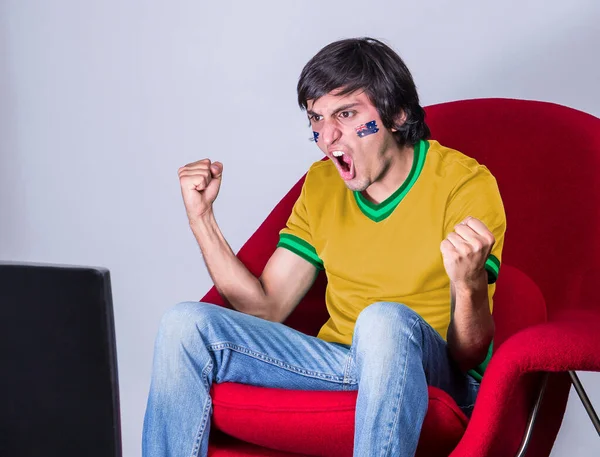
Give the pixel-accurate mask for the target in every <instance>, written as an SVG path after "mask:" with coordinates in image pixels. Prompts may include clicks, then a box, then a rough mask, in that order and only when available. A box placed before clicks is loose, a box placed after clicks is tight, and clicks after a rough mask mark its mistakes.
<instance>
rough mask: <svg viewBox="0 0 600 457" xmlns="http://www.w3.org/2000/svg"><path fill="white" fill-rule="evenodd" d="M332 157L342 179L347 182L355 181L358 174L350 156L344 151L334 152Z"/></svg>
mask: <svg viewBox="0 0 600 457" xmlns="http://www.w3.org/2000/svg"><path fill="white" fill-rule="evenodd" d="M332 156H333V163H334V164H335V166H336V167H337V169H338V171H339V173H340V176H341V177H342V179H344V180H345V181H348V180H350V179H353V178H354V175H355V173H356V172H355V169H354V161H353V160H352V157H350V156H349V155H348V154H344V153H343V152H342V151H333V153H332Z"/></svg>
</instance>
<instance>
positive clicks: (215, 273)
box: [190, 211, 268, 318]
mask: <svg viewBox="0 0 600 457" xmlns="http://www.w3.org/2000/svg"><path fill="white" fill-rule="evenodd" d="M190 227H191V229H192V232H193V234H194V236H195V237H196V241H197V242H198V245H199V246H200V250H201V251H202V255H203V257H204V262H205V263H206V267H207V268H208V272H209V274H210V277H211V278H212V280H213V283H214V284H215V287H216V288H217V290H218V291H219V293H220V294H221V295H223V296H224V297H225V298H226V299H227V301H228V302H229V303H230V304H231V305H232V306H233V307H234V308H235V309H236V310H238V311H241V312H243V313H246V314H251V315H254V316H258V317H262V318H266V316H267V311H268V304H267V297H266V294H265V291H264V289H263V287H262V284H261V283H260V281H259V280H258V278H257V277H256V276H254V275H253V274H252V273H251V272H250V271H249V270H248V269H247V268H246V266H245V265H244V264H243V263H242V262H241V261H240V260H239V259H238V258H237V257H236V256H235V254H234V253H233V251H232V250H231V247H230V246H229V244H228V243H227V241H226V240H225V237H224V236H223V233H222V232H221V230H220V229H219V226H218V225H217V222H216V219H215V217H214V214H213V213H212V211H210V212H209V214H207V215H206V216H204V217H203V218H200V219H196V220H193V221H190Z"/></svg>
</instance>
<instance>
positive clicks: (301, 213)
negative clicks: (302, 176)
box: [277, 180, 323, 270]
mask: <svg viewBox="0 0 600 457" xmlns="http://www.w3.org/2000/svg"><path fill="white" fill-rule="evenodd" d="M306 194H307V183H306V180H305V181H304V184H303V185H302V191H301V192H300V197H298V200H296V203H295V204H294V207H293V209H292V213H291V214H290V217H289V218H288V221H287V223H286V226H285V228H283V229H282V230H281V231H280V232H279V242H278V243H277V247H281V248H285V249H288V250H290V251H292V252H293V253H295V254H297V255H299V256H300V257H302V258H303V259H305V260H306V261H308V262H310V263H312V264H313V265H314V266H315V267H317V268H318V269H320V270H322V269H323V261H322V260H321V259H320V258H319V255H318V254H317V251H316V249H315V248H314V246H313V245H312V236H311V230H310V220H309V212H308V210H307V195H306Z"/></svg>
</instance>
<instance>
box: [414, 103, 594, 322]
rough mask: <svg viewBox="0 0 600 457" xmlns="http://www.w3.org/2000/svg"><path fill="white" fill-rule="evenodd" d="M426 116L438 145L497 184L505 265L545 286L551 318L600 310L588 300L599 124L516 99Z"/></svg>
mask: <svg viewBox="0 0 600 457" xmlns="http://www.w3.org/2000/svg"><path fill="white" fill-rule="evenodd" d="M426 111H427V118H426V120H427V123H428V125H429V127H430V128H431V132H432V136H433V137H434V138H435V139H436V140H438V141H439V142H440V143H442V144H443V145H445V146H448V147H452V148H455V149H458V150H459V151H461V152H463V153H465V154H466V155H468V156H471V157H474V158H475V159H477V160H478V161H479V162H480V163H482V164H484V165H486V166H487V167H488V168H489V169H490V171H491V172H492V174H493V175H494V176H495V177H496V179H497V181H498V186H499V188H500V193H501V195H502V199H503V201H504V205H505V209H506V215H507V231H506V240H505V245H504V252H503V259H502V261H503V263H507V264H510V265H513V266H515V267H517V268H518V269H520V270H522V271H523V272H525V273H526V274H527V275H528V276H530V277H531V278H532V279H533V280H534V281H535V283H536V284H538V285H539V287H540V289H541V290H542V293H543V295H544V298H545V300H546V303H547V306H548V311H549V313H550V315H551V314H552V313H553V312H554V311H558V310H560V309H564V308H566V307H573V306H577V307H589V306H593V307H598V305H597V304H596V303H598V301H597V300H595V301H594V302H585V300H584V298H585V297H587V296H591V293H590V290H591V289H590V288H591V287H592V286H593V281H592V282H590V280H589V279H591V278H592V277H594V279H595V278H597V277H598V274H600V265H598V258H600V236H598V234H599V233H600V211H599V210H598V208H600V181H599V180H598V178H597V176H598V173H599V172H600V119H598V118H596V117H594V116H591V115H589V114H586V113H583V112H581V111H577V110H574V109H571V108H567V107H565V106H561V105H556V104H552V103H545V102H535V101H525V100H512V99H476V100H464V101H457V102H450V103H442V104H439V105H434V106H430V107H428V108H427V109H426ZM500 274H502V273H500ZM586 279H587V281H586ZM594 291H595V288H594Z"/></svg>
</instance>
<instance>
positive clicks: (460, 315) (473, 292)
mask: <svg viewBox="0 0 600 457" xmlns="http://www.w3.org/2000/svg"><path fill="white" fill-rule="evenodd" d="M450 287H451V300H452V319H451V322H450V326H449V327H448V335H447V341H448V348H449V350H450V354H451V355H452V357H453V358H454V360H456V362H457V363H458V364H459V366H460V367H461V368H462V369H463V370H465V371H466V370H469V369H471V368H474V367H475V366H477V365H478V364H480V363H481V362H483V360H484V359H485V357H486V354H487V351H488V347H489V345H490V343H491V341H492V339H493V337H494V320H493V318H492V315H491V313H490V307H489V297H488V284H487V275H486V274H485V272H484V274H483V275H482V277H481V278H480V279H479V280H478V281H477V282H476V283H471V284H454V283H451V285H450Z"/></svg>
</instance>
